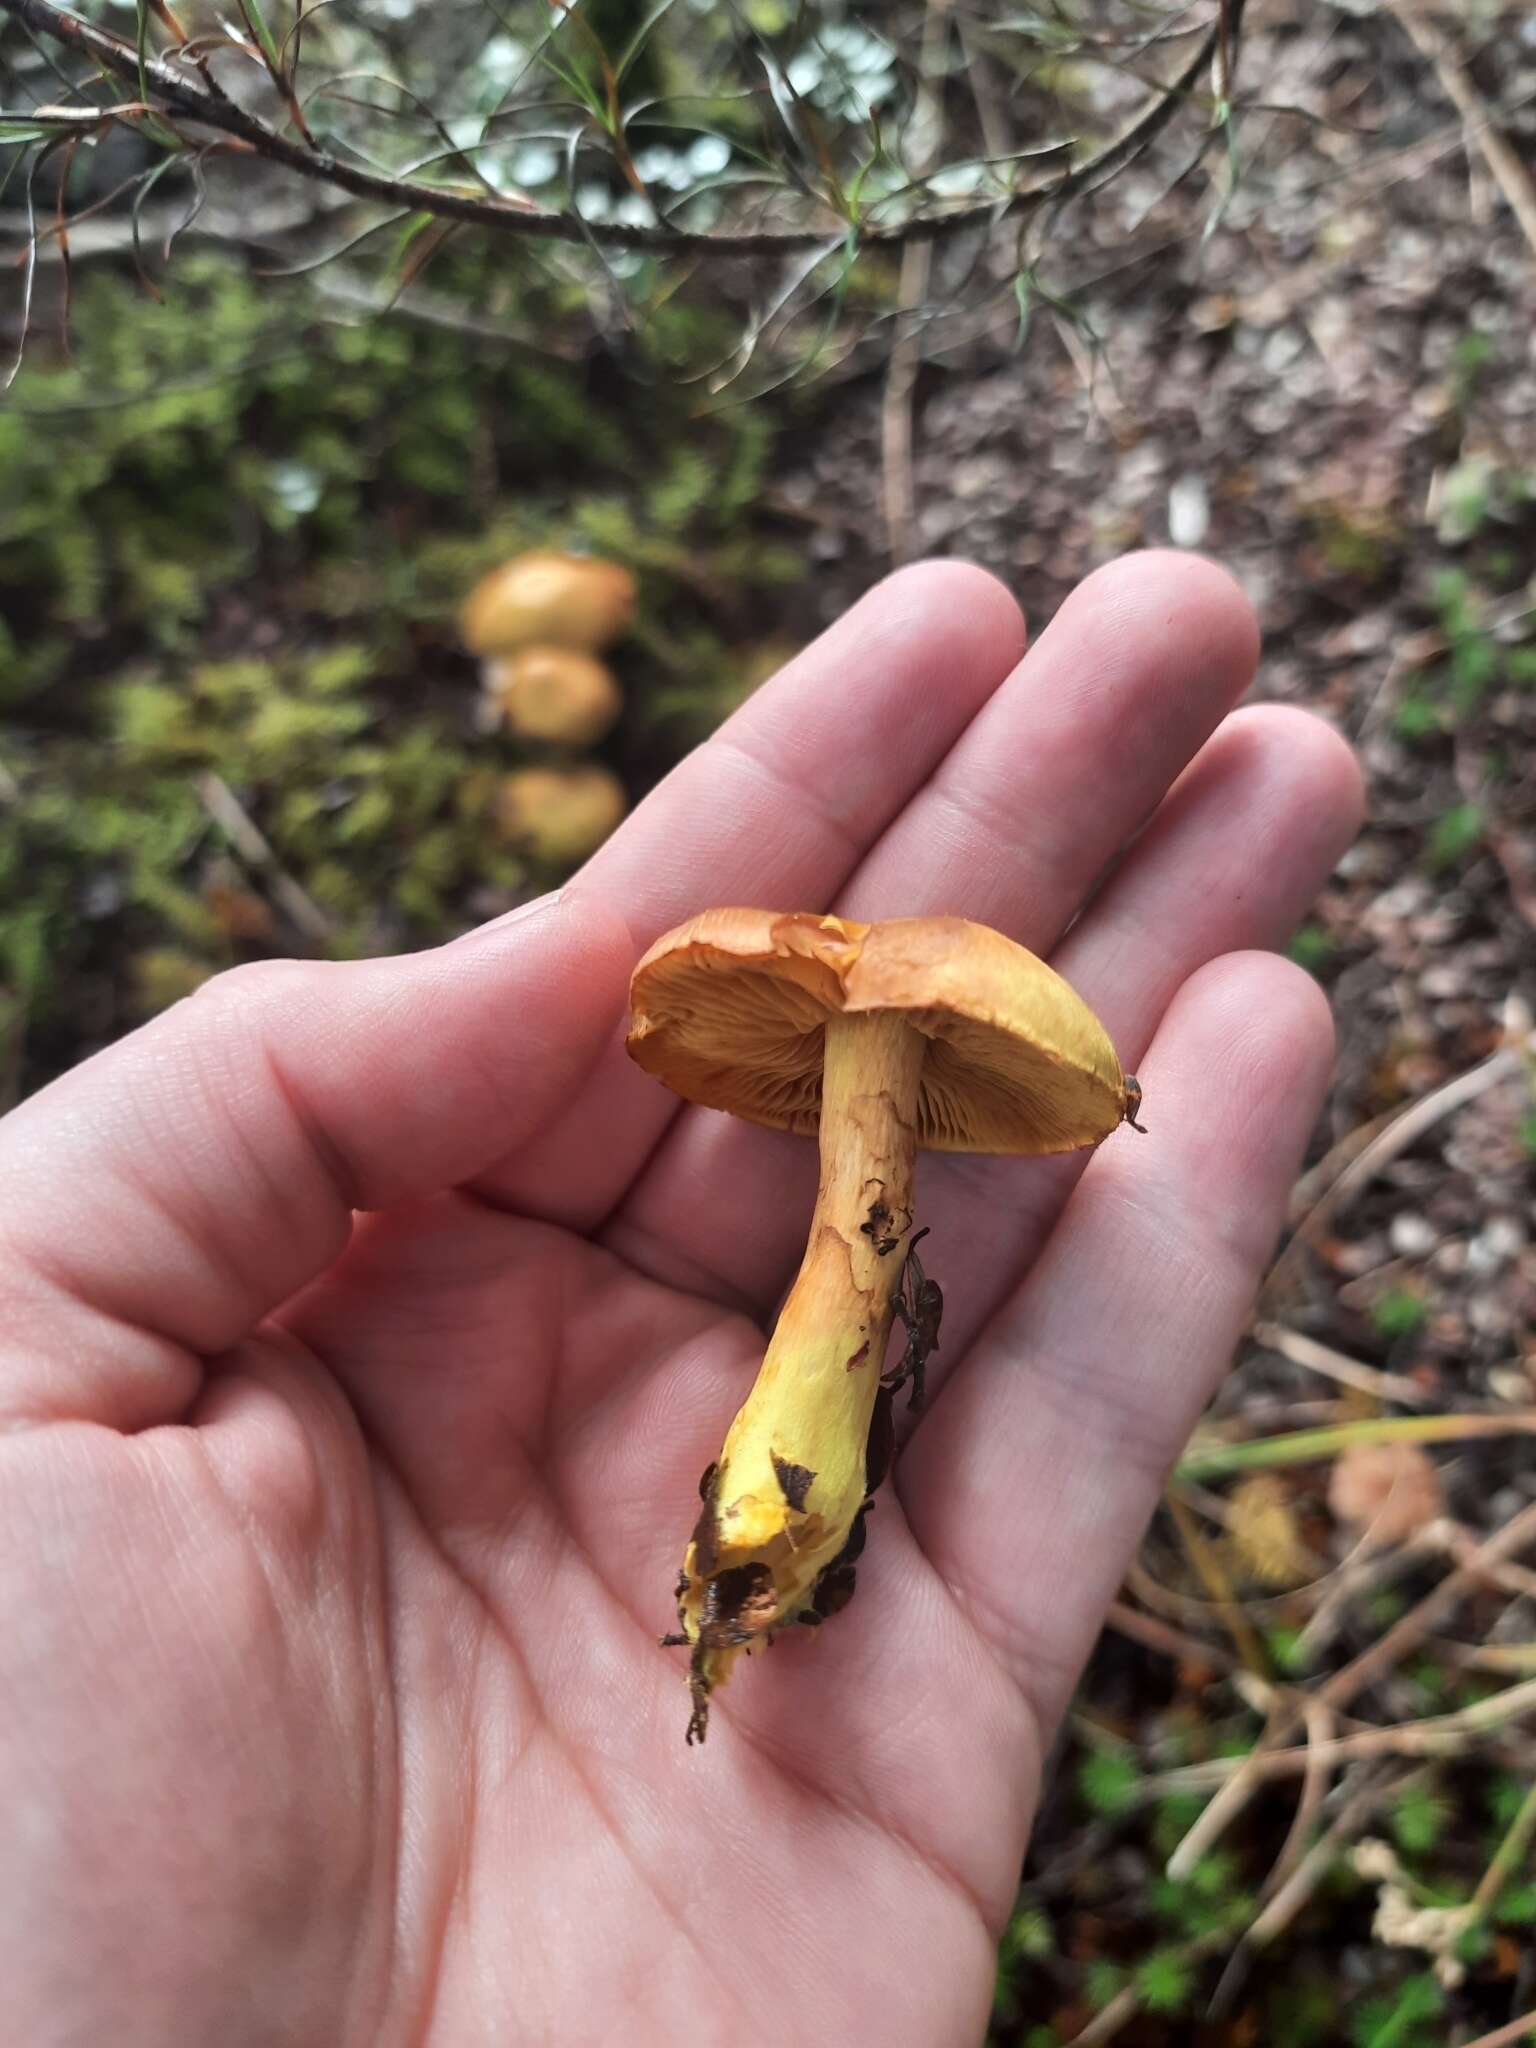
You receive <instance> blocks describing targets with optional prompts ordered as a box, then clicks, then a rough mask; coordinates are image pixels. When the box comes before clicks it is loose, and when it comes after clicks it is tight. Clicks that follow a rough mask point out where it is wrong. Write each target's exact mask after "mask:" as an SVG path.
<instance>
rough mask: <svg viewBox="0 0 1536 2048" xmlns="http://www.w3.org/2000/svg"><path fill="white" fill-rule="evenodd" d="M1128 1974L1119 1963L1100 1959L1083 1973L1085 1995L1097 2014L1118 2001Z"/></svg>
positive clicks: (1090, 1964) (1089, 1965)
mask: <svg viewBox="0 0 1536 2048" xmlns="http://www.w3.org/2000/svg"><path fill="white" fill-rule="evenodd" d="M1126 1981H1127V1972H1126V1971H1125V1969H1124V1968H1123V1966H1122V1965H1121V1964H1119V1963H1112V1962H1109V1961H1107V1960H1106V1959H1105V1958H1104V1957H1102V1956H1101V1957H1099V1958H1098V1959H1096V1960H1095V1961H1094V1962H1091V1963H1089V1964H1088V1966H1087V1968H1086V1969H1085V1970H1084V1971H1083V1995H1084V1997H1085V1998H1086V1999H1087V2000H1088V2003H1089V2004H1090V2005H1091V2006H1092V2007H1093V2008H1094V2010H1095V2011H1096V2012H1102V2011H1103V2010H1104V2008H1105V2006H1106V2005H1109V2004H1110V2003H1111V2002H1112V2001H1113V2000H1114V1999H1117V1998H1118V1997H1119V1996H1120V1994H1121V1992H1122V1991H1123V1990H1124V1989H1125V1986H1126Z"/></svg>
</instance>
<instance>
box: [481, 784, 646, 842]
mask: <svg viewBox="0 0 1536 2048" xmlns="http://www.w3.org/2000/svg"><path fill="white" fill-rule="evenodd" d="M627 808H628V799H627V798H626V796H625V793H624V785H623V783H622V782H620V780H619V778H618V777H617V776H616V775H612V774H610V773H609V771H608V770H607V769H606V768H597V767H584V768H520V769H518V770H517V771H516V773H515V774H512V775H508V776H506V777H505V778H504V779H503V781H502V784H501V787H500V789H499V790H498V791H497V795H496V823H497V826H498V829H499V830H500V832H501V834H502V836H503V838H505V839H508V840H510V841H511V842H512V844H513V845H514V846H518V847H521V848H522V850H523V851H524V852H525V853H527V854H529V855H530V856H531V857H532V858H533V859H534V860H537V861H540V862H542V863H543V864H544V865H546V866H548V867H573V866H575V864H576V863H577V862H578V861H583V860H585V859H586V858H587V856H588V854H591V853H595V852H596V851H597V849H598V847H600V846H601V845H602V843H603V841H604V840H605V839H606V838H607V837H608V835H609V833H610V832H612V831H613V830H614V828H615V826H617V825H618V823H619V821H620V820H621V819H622V818H623V816H624V813H625V811H626V809H627Z"/></svg>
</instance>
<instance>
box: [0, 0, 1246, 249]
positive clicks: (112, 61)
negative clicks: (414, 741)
mask: <svg viewBox="0 0 1536 2048" xmlns="http://www.w3.org/2000/svg"><path fill="white" fill-rule="evenodd" d="M0 9H3V10H4V12H5V13H7V14H9V15H11V16H13V17H14V18H15V19H16V20H17V21H19V22H21V23H22V24H23V26H24V27H26V28H28V29H30V30H35V31H36V32H37V33H38V34H40V35H43V36H46V37H48V38H49V39H50V40H51V41H53V42H55V43H59V44H62V45H63V46H64V47H65V48H67V49H69V50H72V51H74V52H75V53H76V54H78V55H79V56H82V57H86V58H89V59H90V61H91V63H92V64H93V65H96V66H98V67H99V68H100V69H101V70H103V71H106V72H109V73H110V74H111V75H112V76H113V77H114V78H119V79H122V80H123V81H124V82H125V83H126V84H130V85H132V86H134V87H135V88H137V87H138V86H139V85H140V82H141V77H142V81H143V83H145V84H147V85H149V86H152V87H153V89H154V92H155V94H156V96H157V98H158V99H159V101H160V102H161V104H162V106H163V108H164V110H165V111H166V112H167V113H170V114H173V115H175V116H176V117H177V118H178V119H180V120H188V121H196V122H199V123H201V124H202V125H203V126H204V127H208V128H213V129H217V130H219V131H221V132H222V133H224V134H226V135H231V136H234V137H235V138H237V139H238V140H239V141H240V142H243V143H244V144H245V145H246V147H247V148H249V149H252V150H254V151H255V152H256V153H257V154H258V155H260V156H263V157H265V158H267V159H268V160H269V161H270V162H272V163H277V164H281V165H283V166H284V167H285V168H286V169H288V170H290V171H296V172H298V174H299V175H300V176H301V177H305V178H313V179H316V180H317V181H318V182H320V183H321V184H326V185H332V186H335V187H338V188H339V189H340V190H342V191H344V192H350V193H351V194H352V195H353V197H354V198H357V199H368V200H374V201H377V202H380V203H382V204H384V205H388V206H394V207H403V208H407V209H409V210H411V211H416V212H422V213H430V214H435V215H437V216H438V217H439V218H440V219H443V220H452V221H462V222H465V223H467V224H468V225H470V226H474V227H484V228H494V229H496V230H498V231H499V232H502V233H505V234H511V235H522V236H527V237H529V238H531V239H542V240H551V241H560V242H572V243H587V242H591V241H598V242H604V243H608V244H610V245H612V246H613V247H615V248H621V249H636V250H645V251H649V252H651V253H653V254H659V255H671V256H696V255H716V256H744V257H752V258H768V257H774V256H783V255H786V254H790V253H792V252H794V251H796V250H802V249H809V248H813V247H815V246H816V245H817V244H819V243H823V242H825V241H826V240H827V238H828V236H829V234H835V233H836V232H837V231H838V230H837V228H836V227H835V226H833V225H831V224H830V223H828V222H823V223H822V224H820V225H818V226H815V227H803V228H783V229H762V230H758V231H749V232H740V233H738V232H731V231H719V230H712V231H710V232H707V233H702V234H692V233H689V232H688V231H686V230H683V229H676V228H664V227H642V226H636V225H633V224H631V223H629V222H627V221H588V220H580V219H578V218H577V217H576V216H575V215H574V214H572V213H568V212H549V211H547V210H545V209H543V208H540V207H537V206H535V205H534V204H533V203H532V202H531V201H520V200H515V199H506V198H502V199H495V200H492V199H488V198H480V197H477V196H476V195H474V194H472V193H467V192H462V191H454V190H451V189H449V188H446V187H443V186H438V185H428V184H423V183H422V182H421V181H420V180H417V179H412V178H394V177H388V176H385V175H384V174H382V173H380V172H376V171H370V170H366V169H363V168H360V167H359V166H358V165H356V164H350V163H343V162H342V161H341V160H340V159H339V158H337V157H336V156H334V155H332V154H331V153H330V152H329V151H327V150H318V149H307V148H305V147H303V146H302V145H301V144H299V143H296V142H294V141H292V140H291V139H290V138H289V137H287V136H285V135H280V134H279V133H278V132H277V130H276V129H274V128H273V127H271V126H270V125H269V124H268V123H267V122H265V121H263V120H261V119H259V118H258V117H257V116H256V115H254V114H251V113H248V112H247V111H246V110H245V109H244V108H243V107H240V106H237V105H236V104H235V103H234V101H232V100H230V99H228V98H225V97H223V96H221V95H220V94H218V93H216V92H213V91H210V90H208V88H207V87H206V85H197V84H194V83H193V82H192V81H191V80H190V79H189V78H187V77H186V76H185V75H184V74H183V73H181V72H179V71H178V70H177V69H176V67H175V66H174V65H172V64H170V63H167V62H166V61H165V59H164V58H161V57H154V56H151V55H149V53H148V52H147V51H146V52H145V53H144V58H143V64H142V70H141V66H140V60H139V53H138V52H137V51H136V50H135V48H134V47H133V45H132V44H131V43H128V42H126V41H124V40H123V39H122V38H121V37H118V36H115V35H112V34H110V33H108V31H106V30H105V29H101V28H98V27H96V25H95V24H94V23H92V22H88V21H84V20H82V19H81V18H80V17H79V16H78V15H74V14H70V13H68V12H66V10H65V9H63V8H61V7H56V6H55V5H54V4H53V0H0ZM1241 15H1242V0H1228V4H1227V6H1226V8H1225V20H1226V27H1227V33H1228V34H1229V36H1234V37H1235V35H1236V33H1237V30H1238V27H1239V23H1240V18H1241ZM1220 32H1221V24H1220V21H1219V20H1218V22H1217V23H1216V24H1214V25H1213V26H1212V28H1211V29H1210V31H1209V32H1208V34H1207V35H1205V36H1204V37H1203V38H1202V40H1201V42H1200V45H1199V48H1198V49H1197V50H1196V52H1195V54H1194V56H1193V57H1192V58H1191V59H1190V60H1189V62H1188V63H1187V64H1186V65H1185V66H1184V68H1183V69H1182V70H1181V71H1180V72H1179V73H1178V75H1177V76H1176V77H1175V78H1174V79H1173V80H1172V82H1171V83H1170V84H1168V85H1167V86H1164V87H1162V88H1161V89H1160V90H1159V94H1158V97H1157V98H1156V100H1155V101H1154V102H1153V104H1152V105H1151V106H1150V107H1149V108H1147V110H1146V111H1145V112H1144V113H1142V114H1141V115H1140V116H1138V118H1137V119H1136V120H1135V121H1133V122H1132V123H1131V125H1130V127H1129V128H1127V129H1126V130H1125V132H1124V133H1123V134H1121V135H1120V136H1119V137H1117V139H1116V140H1115V141H1113V142H1111V143H1109V144H1107V145H1106V147H1105V148H1104V149H1102V150H1100V151H1099V153H1098V154H1097V155H1096V156H1093V157H1089V158H1088V159H1087V160H1086V161H1085V162H1083V163H1081V164H1078V165H1076V166H1075V167H1073V168H1072V169H1071V170H1068V171H1065V172H1063V173H1062V174H1061V176H1060V177H1058V178H1056V179H1054V180H1052V181H1051V182H1050V183H1048V184H1045V185H1041V186H1038V187H1036V188H1035V189H1034V190H1032V191H1029V192H1016V193H1013V194H1009V195H1002V196H999V197H996V198H992V199H986V200H980V201H977V202H975V203H974V204H971V205H967V206H961V207H956V208H954V209H953V210H951V211H948V212H944V213H919V214H914V215H913V216H912V218H911V219H909V220H905V221H899V222H896V223H893V224H892V225H890V226H886V227H881V226H878V225H870V224H869V223H868V222H867V221H860V222H858V223H856V224H853V232H854V233H855V235H856V237H857V239H858V241H859V242H860V243H861V244H864V245H875V246H885V247H891V246H895V245H900V244H904V243H908V242H915V241H932V240H935V239H939V238H942V237H946V236H949V235H954V234H959V233H962V232H964V231H965V230H966V229H969V228H976V227H985V226H987V225H989V224H990V223H992V222H994V221H996V220H999V219H1005V218H1007V217H1009V216H1010V215H1017V214H1020V213H1023V212H1025V211H1027V210H1032V209H1034V208H1037V207H1041V206H1050V207H1053V208H1055V207H1060V206H1062V205H1063V204H1065V203H1066V201H1067V200H1069V199H1071V198H1074V197H1075V196H1076V195H1077V194H1079V193H1082V192H1086V191H1089V190H1091V189H1092V187H1093V186H1095V185H1096V184H1100V183H1102V182H1103V180H1104V179H1105V178H1107V177H1108V176H1110V175H1111V174H1112V173H1113V172H1115V171H1117V170H1119V169H1120V168H1121V167H1122V165H1124V164H1126V163H1128V162H1130V161H1131V159H1132V158H1133V157H1136V156H1138V155H1140V153H1141V152H1142V151H1143V150H1144V149H1146V148H1147V147H1148V145H1149V144H1150V143H1151V142H1152V141H1153V140H1154V139H1155V137H1156V136H1157V135H1159V134H1160V133H1161V131H1162V130H1163V129H1164V128H1165V127H1166V126H1167V124H1168V123H1169V122H1170V121H1171V120H1172V119H1173V116H1174V115H1175V113H1177V112H1178V110H1179V109H1180V108H1181V107H1182V106H1183V105H1184V104H1185V103H1186V102H1187V100H1188V98H1189V96H1190V95H1191V93H1192V92H1193V91H1194V90H1195V88H1196V85H1197V83H1198V81H1199V79H1200V77H1201V74H1202V73H1203V72H1204V71H1205V70H1206V68H1207V67H1208V66H1209V64H1210V63H1211V61H1212V59H1213V57H1214V56H1215V54H1216V50H1217V46H1218V39H1219V36H1220ZM877 203H878V202H877ZM828 211H829V212H831V211H832V208H831V207H830V205H829V207H828ZM843 225H844V226H845V227H846V226H847V224H846V223H844V224H843Z"/></svg>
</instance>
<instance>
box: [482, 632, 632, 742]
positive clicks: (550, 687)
mask: <svg viewBox="0 0 1536 2048" xmlns="http://www.w3.org/2000/svg"><path fill="white" fill-rule="evenodd" d="M484 681H485V688H486V693H487V695H488V696H489V697H490V698H491V700H492V702H493V703H494V704H495V706H496V708H497V710H498V711H499V712H500V714H501V716H502V717H503V718H504V719H505V720H506V722H507V725H508V727H509V729H510V730H511V731H513V732H515V733H518V734H520V735H521V736H522V738H524V739H528V740H552V741H555V742H557V743H558V744H561V745H564V746H568V747H591V746H595V745H596V744H597V742H598V741H599V740H600V739H602V738H603V737H604V735H605V734H606V733H608V732H611V731H612V729H613V725H614V721H615V720H616V719H617V718H618V715H619V713H620V711H622V710H623V708H624V700H623V698H622V697H621V696H620V694H619V686H618V684H617V683H616V682H615V681H614V679H613V674H612V672H611V670H609V669H608V668H607V667H605V665H604V664H603V663H602V662H600V661H599V660H597V658H596V657H595V656H594V655H591V654H578V653H576V652H575V650H574V649H573V648H569V647H525V648H523V649H522V650H521V651H520V652H519V653H517V654H498V655H494V656H492V657H491V658H490V659H489V660H488V661H487V662H486V664H485V677H484Z"/></svg>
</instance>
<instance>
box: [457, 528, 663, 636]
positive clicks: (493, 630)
mask: <svg viewBox="0 0 1536 2048" xmlns="http://www.w3.org/2000/svg"><path fill="white" fill-rule="evenodd" d="M634 613H635V579H634V577H633V576H631V575H630V573H629V571H628V570H627V569H622V568H620V566H619V564H618V563H617V562H602V561H599V560H598V559H597V558H596V556H594V555H566V554H561V553H559V552H558V551H557V550H555V549H553V548H537V549H534V550H533V551H532V552H531V553H529V554H526V555H518V556H516V557H515V558H514V559H513V560H512V561H510V562H505V563H503V564H502V566H501V568H499V569H493V570H492V571H491V573H490V574H489V575H488V576H483V577H482V578H481V579H480V581H479V582H478V583H477V584H476V585H475V587H474V589H473V590H472V591H471V592H470V594H469V596H468V598H467V599H466V600H465V604H464V609H463V611H462V613H461V614H460V619H459V625H460V630H461V631H462V633H463V635H464V644H465V646H466V647H467V648H468V649H469V651H470V653H471V654H513V653H515V652H516V651H517V650H518V649H519V648H520V647H536V646H547V647H569V648H574V649H575V650H576V651H577V652H578V653H581V654H599V653H601V652H602V650H603V648H605V647H607V646H608V645H609V643H610V642H612V641H614V640H617V639H618V637H619V635H620V634H621V633H622V632H623V631H624V630H625V628H626V627H627V626H628V625H629V622H630V620H631V619H632V618H633V617H634Z"/></svg>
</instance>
